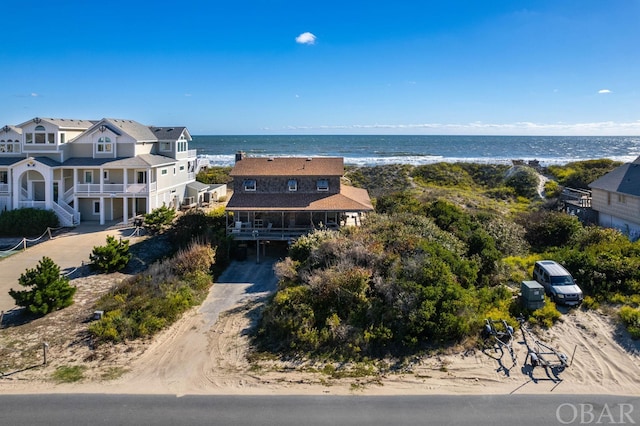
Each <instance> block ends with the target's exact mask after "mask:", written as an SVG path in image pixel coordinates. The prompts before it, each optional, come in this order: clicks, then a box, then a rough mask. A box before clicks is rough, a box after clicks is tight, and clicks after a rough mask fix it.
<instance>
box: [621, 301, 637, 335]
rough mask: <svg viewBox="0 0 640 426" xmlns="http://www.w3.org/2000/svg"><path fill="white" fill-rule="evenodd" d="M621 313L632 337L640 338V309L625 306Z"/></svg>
mask: <svg viewBox="0 0 640 426" xmlns="http://www.w3.org/2000/svg"><path fill="white" fill-rule="evenodd" d="M619 315H620V319H621V320H622V323H623V324H624V325H625V327H626V328H627V331H628V332H629V334H630V335H631V337H632V338H634V339H640V309H637V308H632V307H631V306H623V307H622V308H620V313H619Z"/></svg>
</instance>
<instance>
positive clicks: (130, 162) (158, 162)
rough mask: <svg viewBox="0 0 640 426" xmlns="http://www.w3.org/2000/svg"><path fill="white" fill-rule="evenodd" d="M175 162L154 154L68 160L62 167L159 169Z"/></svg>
mask: <svg viewBox="0 0 640 426" xmlns="http://www.w3.org/2000/svg"><path fill="white" fill-rule="evenodd" d="M175 163H176V160H174V159H173V158H169V157H165V156H164V155H156V154H140V155H138V156H136V157H128V158H83V157H75V158H70V159H68V160H67V161H65V162H64V166H105V167H110V168H120V167H143V168H147V167H159V166H165V165H171V164H175Z"/></svg>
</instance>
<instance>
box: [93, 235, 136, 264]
mask: <svg viewBox="0 0 640 426" xmlns="http://www.w3.org/2000/svg"><path fill="white" fill-rule="evenodd" d="M89 259H90V260H91V264H90V266H91V268H92V269H94V270H97V271H100V272H115V271H120V270H122V269H124V268H125V267H126V266H127V264H128V263H129V261H130V260H131V253H129V240H120V241H118V240H116V239H115V237H113V236H111V235H107V244H106V245H104V246H96V247H94V248H93V251H92V252H91V254H90V255H89Z"/></svg>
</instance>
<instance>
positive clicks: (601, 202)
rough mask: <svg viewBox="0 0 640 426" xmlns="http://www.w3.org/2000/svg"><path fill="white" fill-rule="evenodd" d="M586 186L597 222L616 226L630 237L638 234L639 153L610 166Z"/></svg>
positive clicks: (639, 222)
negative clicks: (632, 157)
mask: <svg viewBox="0 0 640 426" xmlns="http://www.w3.org/2000/svg"><path fill="white" fill-rule="evenodd" d="M589 187H590V188H591V194H592V200H591V207H592V208H593V210H595V211H597V212H598V224H599V225H600V226H604V227H607V228H616V229H618V230H620V231H621V232H623V233H624V234H626V235H628V236H629V239H630V240H632V241H635V240H637V239H638V238H640V157H638V158H636V159H635V161H633V162H632V163H626V164H623V165H622V166H620V167H618V168H617V169H614V170H612V171H611V172H609V173H607V174H606V175H604V176H602V177H601V178H600V179H597V180H595V181H594V182H592V183H591V184H590V185H589Z"/></svg>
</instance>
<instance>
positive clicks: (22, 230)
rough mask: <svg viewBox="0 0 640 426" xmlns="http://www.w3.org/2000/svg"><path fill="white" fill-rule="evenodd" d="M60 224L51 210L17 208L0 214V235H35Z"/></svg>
mask: <svg viewBox="0 0 640 426" xmlns="http://www.w3.org/2000/svg"><path fill="white" fill-rule="evenodd" d="M58 226H60V222H59V220H58V216H56V214H55V213H54V212H53V210H41V209H31V208H26V209H17V210H7V211H4V212H2V213H1V214H0V237H37V236H40V235H42V234H43V233H44V232H45V231H46V230H47V228H57V227H58Z"/></svg>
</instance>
